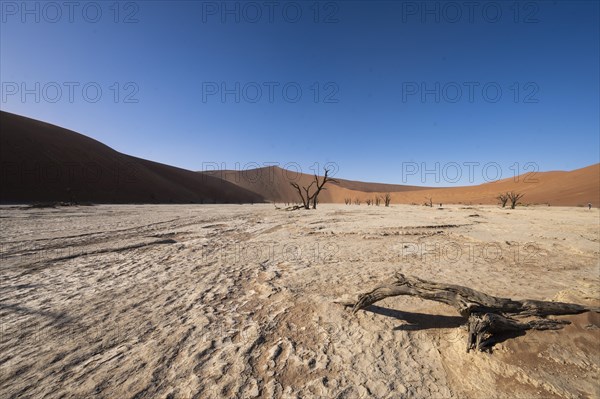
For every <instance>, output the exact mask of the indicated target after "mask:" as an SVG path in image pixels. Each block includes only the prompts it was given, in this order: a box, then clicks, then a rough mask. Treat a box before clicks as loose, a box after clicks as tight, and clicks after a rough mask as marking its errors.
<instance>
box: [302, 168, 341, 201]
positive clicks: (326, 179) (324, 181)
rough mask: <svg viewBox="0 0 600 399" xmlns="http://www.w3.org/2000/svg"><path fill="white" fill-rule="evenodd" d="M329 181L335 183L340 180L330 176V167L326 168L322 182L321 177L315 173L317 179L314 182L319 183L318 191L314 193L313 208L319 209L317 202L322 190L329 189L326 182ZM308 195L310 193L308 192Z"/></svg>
mask: <svg viewBox="0 0 600 399" xmlns="http://www.w3.org/2000/svg"><path fill="white" fill-rule="evenodd" d="M327 182H334V183H337V182H338V181H337V180H335V179H332V178H331V177H329V169H325V174H324V176H323V180H322V181H321V182H319V177H318V176H317V174H316V173H315V180H314V182H313V183H317V189H316V191H315V192H314V194H313V196H312V200H313V209H317V202H318V198H319V194H320V193H321V190H327V189H326V188H325V184H326V183H327ZM307 195H308V193H307Z"/></svg>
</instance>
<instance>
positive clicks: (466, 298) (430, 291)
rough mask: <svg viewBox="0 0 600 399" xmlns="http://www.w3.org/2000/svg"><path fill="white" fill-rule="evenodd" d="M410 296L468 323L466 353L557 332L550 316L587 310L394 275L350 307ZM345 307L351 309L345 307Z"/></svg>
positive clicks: (558, 326)
mask: <svg viewBox="0 0 600 399" xmlns="http://www.w3.org/2000/svg"><path fill="white" fill-rule="evenodd" d="M398 295H411V296H417V297H419V298H422V299H428V300H431V301H437V302H442V303H445V304H448V305H450V306H452V307H454V308H455V309H456V310H457V311H458V313H460V315H461V316H462V317H464V318H465V319H467V320H466V321H467V323H468V331H469V334H468V340H467V352H468V351H469V350H470V349H479V350H484V349H485V348H486V347H488V346H489V345H490V344H492V343H493V342H494V338H495V337H494V336H495V335H498V334H501V333H507V332H515V331H525V330H557V329H561V328H562V327H563V326H564V325H565V324H569V322H568V321H564V320H552V319H545V318H544V317H546V316H549V315H566V314H579V313H583V312H587V311H590V310H593V311H596V312H600V310H599V309H596V308H589V307H585V306H581V305H577V304H573V303H564V302H547V301H536V300H531V299H526V300H521V301H515V300H512V299H510V298H501V297H495V296H491V295H487V294H484V293H483V292H480V291H476V290H474V289H471V288H468V287H463V286H460V285H453V284H444V283H437V282H432V281H426V280H422V279H419V278H417V277H410V276H404V275H403V274H401V273H397V274H396V276H395V279H394V280H393V281H392V282H390V283H389V284H385V285H381V286H379V287H377V288H375V289H374V290H372V291H370V292H367V293H364V294H361V295H359V296H358V300H357V301H356V303H354V304H353V313H356V312H357V311H359V310H361V309H364V308H366V307H368V306H369V305H371V304H373V303H375V302H377V301H380V300H382V299H384V298H388V297H392V296H398ZM346 305H351V306H352V304H350V303H346ZM513 317H518V318H525V317H537V319H533V320H527V321H517V320H515V319H514V318H513Z"/></svg>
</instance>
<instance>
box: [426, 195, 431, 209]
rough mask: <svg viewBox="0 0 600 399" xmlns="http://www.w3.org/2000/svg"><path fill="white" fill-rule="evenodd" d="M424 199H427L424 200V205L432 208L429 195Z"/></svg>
mask: <svg viewBox="0 0 600 399" xmlns="http://www.w3.org/2000/svg"><path fill="white" fill-rule="evenodd" d="M425 199H426V200H427V202H425V206H428V207H430V208H433V200H432V199H431V197H425Z"/></svg>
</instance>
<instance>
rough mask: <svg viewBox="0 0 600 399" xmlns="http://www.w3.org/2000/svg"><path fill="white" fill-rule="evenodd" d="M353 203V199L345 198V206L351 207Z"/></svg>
mask: <svg viewBox="0 0 600 399" xmlns="http://www.w3.org/2000/svg"><path fill="white" fill-rule="evenodd" d="M351 203H352V198H344V204H346V205H350V204H351Z"/></svg>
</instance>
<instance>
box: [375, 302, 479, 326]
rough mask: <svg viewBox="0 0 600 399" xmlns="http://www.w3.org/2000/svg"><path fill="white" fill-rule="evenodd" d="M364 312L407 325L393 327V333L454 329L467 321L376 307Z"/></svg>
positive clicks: (459, 318)
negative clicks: (403, 322)
mask: <svg viewBox="0 0 600 399" xmlns="http://www.w3.org/2000/svg"><path fill="white" fill-rule="evenodd" d="M365 311H367V312H372V313H375V314H379V315H382V316H387V317H391V318H394V319H396V320H401V321H405V322H407V323H408V324H403V325H401V326H398V327H394V330H395V331H418V330H430V329H436V328H456V327H460V326H462V325H464V324H465V323H466V322H467V319H465V318H463V317H460V316H444V315H433V314H427V313H415V312H403V311H400V310H395V309H390V308H384V307H381V306H376V305H371V306H369V307H367V308H366V309H365Z"/></svg>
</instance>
